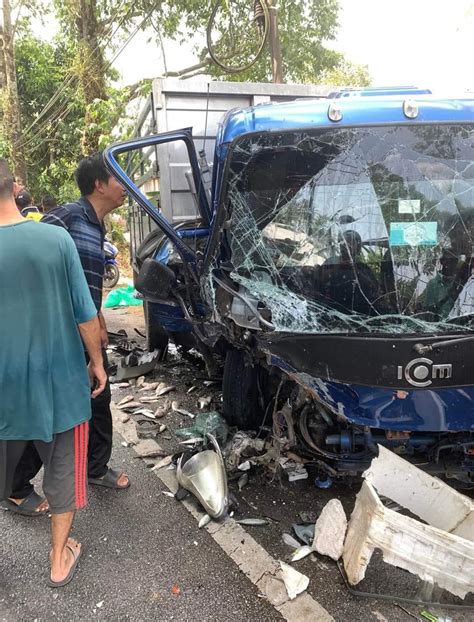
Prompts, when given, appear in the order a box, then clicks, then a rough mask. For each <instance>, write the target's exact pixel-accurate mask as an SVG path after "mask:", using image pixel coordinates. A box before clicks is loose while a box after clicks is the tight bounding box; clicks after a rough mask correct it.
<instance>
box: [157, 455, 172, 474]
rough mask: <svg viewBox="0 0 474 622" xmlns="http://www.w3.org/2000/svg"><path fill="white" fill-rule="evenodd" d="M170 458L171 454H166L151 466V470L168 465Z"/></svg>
mask: <svg viewBox="0 0 474 622" xmlns="http://www.w3.org/2000/svg"><path fill="white" fill-rule="evenodd" d="M172 460H173V456H166V458H163V460H160V461H159V462H157V463H156V464H155V466H154V467H153V468H152V471H158V469H162V468H163V467H165V466H168V465H169V464H171V461H172Z"/></svg>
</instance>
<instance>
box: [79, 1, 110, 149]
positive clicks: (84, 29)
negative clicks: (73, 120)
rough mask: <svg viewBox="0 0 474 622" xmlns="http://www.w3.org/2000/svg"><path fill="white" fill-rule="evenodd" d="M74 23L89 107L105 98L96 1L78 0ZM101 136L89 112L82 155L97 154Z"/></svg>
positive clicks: (83, 84)
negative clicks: (95, 152)
mask: <svg viewBox="0 0 474 622" xmlns="http://www.w3.org/2000/svg"><path fill="white" fill-rule="evenodd" d="M75 21H76V29H77V38H78V43H79V49H80V51H81V61H82V62H81V67H82V71H81V85H82V89H83V92H84V97H85V101H86V105H87V106H88V107H89V106H90V105H91V104H93V102H94V101H95V100H97V99H107V90H106V84H105V62H104V55H103V52H102V48H101V46H100V43H99V34H100V33H99V30H100V24H99V22H98V20H97V4H96V0H79V7H78V11H77V13H76V20H75ZM100 133H101V132H100V129H99V128H97V127H95V124H94V123H93V119H92V118H91V113H90V110H88V111H87V112H86V116H85V124H84V134H83V136H82V141H81V144H82V149H83V152H84V154H90V153H92V152H94V151H97V149H98V145H99V137H100Z"/></svg>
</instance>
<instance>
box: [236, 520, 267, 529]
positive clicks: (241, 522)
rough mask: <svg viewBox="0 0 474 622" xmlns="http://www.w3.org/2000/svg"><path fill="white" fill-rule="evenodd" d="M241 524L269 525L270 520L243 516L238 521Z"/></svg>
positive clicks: (253, 525)
mask: <svg viewBox="0 0 474 622" xmlns="http://www.w3.org/2000/svg"><path fill="white" fill-rule="evenodd" d="M235 522H236V523H239V525H250V526H252V527H260V526H261V525H268V521H267V520H265V519H264V518H241V519H240V520H238V521H235Z"/></svg>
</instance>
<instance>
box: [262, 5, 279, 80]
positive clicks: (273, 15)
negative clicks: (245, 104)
mask: <svg viewBox="0 0 474 622" xmlns="http://www.w3.org/2000/svg"><path fill="white" fill-rule="evenodd" d="M262 1H263V2H267V5H268V12H269V14H270V24H269V38H270V55H271V59H272V78H273V82H274V83H276V84H282V83H283V61H282V57H281V46H280V34H279V32H278V9H277V7H276V6H275V0H262Z"/></svg>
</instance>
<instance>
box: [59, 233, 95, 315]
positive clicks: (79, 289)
mask: <svg viewBox="0 0 474 622" xmlns="http://www.w3.org/2000/svg"><path fill="white" fill-rule="evenodd" d="M64 239H65V244H66V253H67V257H66V260H67V269H68V280H69V290H70V295H71V300H72V306H73V309H74V317H75V318H76V322H77V323H78V324H83V323H84V322H88V321H89V320H92V319H93V318H94V317H96V316H97V309H96V306H95V304H94V302H93V300H92V297H91V294H90V291H89V286H88V285H87V281H86V277H85V276H84V271H83V269H82V265H81V261H80V259H79V255H78V252H77V249H76V246H75V244H74V242H73V241H72V239H71V237H70V236H69V235H68V234H66V235H65V236H64Z"/></svg>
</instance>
